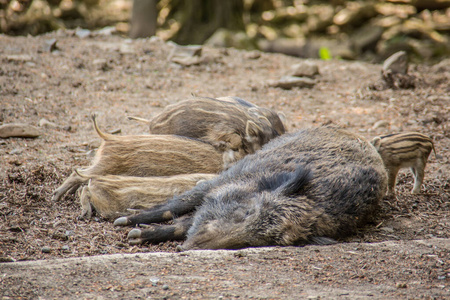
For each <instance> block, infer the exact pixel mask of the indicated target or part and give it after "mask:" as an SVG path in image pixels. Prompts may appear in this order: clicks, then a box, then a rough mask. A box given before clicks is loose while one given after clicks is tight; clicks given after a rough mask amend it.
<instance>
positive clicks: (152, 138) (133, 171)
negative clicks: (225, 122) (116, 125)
mask: <svg viewBox="0 0 450 300" xmlns="http://www.w3.org/2000/svg"><path fill="white" fill-rule="evenodd" d="M92 118H93V121H94V127H95V130H96V131H97V133H98V135H99V136H100V137H101V138H102V139H103V141H102V144H101V146H100V148H99V149H98V151H97V153H96V155H95V158H94V161H93V163H92V165H91V166H90V167H88V168H86V169H83V170H80V171H81V172H82V173H83V174H84V175H85V176H86V177H89V176H92V175H126V176H138V177H148V176H171V175H178V174H191V173H208V174H215V173H218V172H220V171H222V169H223V159H222V154H221V153H220V152H219V151H218V150H217V149H215V148H214V147H213V146H211V145H210V144H208V143H205V142H202V141H199V140H195V139H190V138H186V137H181V136H175V135H129V136H115V135H112V134H106V133H103V132H102V131H100V129H99V128H98V126H97V122H96V117H95V116H93V117H92ZM87 180H88V179H85V178H82V177H80V176H79V175H77V174H76V172H73V173H72V174H71V175H70V176H69V178H67V179H66V180H65V181H64V182H63V184H62V185H61V186H60V187H59V188H58V189H56V190H55V192H54V193H53V200H58V199H60V198H61V197H62V196H63V195H64V194H65V193H66V192H67V191H69V190H73V191H75V190H76V188H78V187H79V186H80V185H81V184H82V183H84V182H86V181H87Z"/></svg>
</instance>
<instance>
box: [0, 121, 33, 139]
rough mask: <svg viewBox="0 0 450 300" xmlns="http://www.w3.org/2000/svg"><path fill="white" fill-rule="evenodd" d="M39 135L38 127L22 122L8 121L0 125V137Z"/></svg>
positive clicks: (30, 136)
mask: <svg viewBox="0 0 450 300" xmlns="http://www.w3.org/2000/svg"><path fill="white" fill-rule="evenodd" d="M40 135H41V132H40V131H39V129H38V128H36V127H34V126H31V125H28V124H23V123H10V124H4V125H1V126H0V138H9V137H25V138H36V137H38V136H40Z"/></svg>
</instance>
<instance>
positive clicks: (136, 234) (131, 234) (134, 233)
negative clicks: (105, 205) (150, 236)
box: [127, 228, 142, 240]
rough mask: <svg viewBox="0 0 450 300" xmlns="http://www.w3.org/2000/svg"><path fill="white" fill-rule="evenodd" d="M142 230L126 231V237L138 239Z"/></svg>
mask: <svg viewBox="0 0 450 300" xmlns="http://www.w3.org/2000/svg"><path fill="white" fill-rule="evenodd" d="M141 234H142V231H141V230H140V229H137V228H135V229H133V230H131V231H130V232H128V236H127V238H128V239H129V240H130V239H138V238H140V237H141Z"/></svg>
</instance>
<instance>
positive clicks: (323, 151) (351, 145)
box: [114, 126, 387, 250]
mask: <svg viewBox="0 0 450 300" xmlns="http://www.w3.org/2000/svg"><path fill="white" fill-rule="evenodd" d="M386 186H387V175H386V170H385V168H384V165H383V161H382V160H381V157H380V155H379V154H378V153H377V151H376V150H375V148H374V147H373V146H372V145H371V144H370V143H369V142H367V141H366V140H365V139H364V138H362V137H360V136H358V135H355V134H352V133H349V132H347V131H345V130H343V129H340V128H337V127H329V126H327V127H320V128H314V129H304V130H300V131H298V132H295V133H288V134H285V135H282V136H280V137H278V138H276V139H273V140H272V141H270V142H269V143H267V144H266V145H265V146H264V147H263V149H262V150H260V151H258V152H256V153H255V154H252V155H247V156H246V157H244V158H243V159H242V160H240V161H238V162H237V163H236V164H235V165H233V166H232V167H231V168H229V169H228V170H226V171H224V172H222V173H221V174H219V176H218V177H216V178H214V179H212V180H209V181H205V182H202V183H199V184H198V185H197V186H195V187H194V188H193V189H191V190H190V191H188V192H186V193H183V194H182V195H180V196H175V197H174V198H172V199H171V200H169V201H168V203H167V204H164V205H161V206H157V207H154V208H153V209H150V210H146V211H144V212H142V213H140V214H137V215H134V216H129V217H121V218H118V219H116V220H115V222H114V224H115V225H116V226H126V225H136V224H151V223H160V222H164V221H167V220H171V219H172V218H174V217H175V216H183V215H185V214H189V213H191V212H193V211H194V210H195V214H194V215H193V218H186V219H184V220H180V221H178V220H176V222H175V224H174V225H167V226H160V225H154V226H152V225H150V229H146V230H141V229H133V230H131V231H130V232H129V234H128V239H129V242H130V243H132V244H136V243H142V242H160V241H162V240H164V239H166V240H167V239H180V238H181V237H182V236H183V235H182V234H181V232H182V231H183V230H184V231H185V233H184V234H185V236H186V240H185V242H184V243H183V245H182V249H184V250H189V249H238V248H244V247H258V246H271V245H281V246H288V245H304V244H308V243H317V244H327V243H331V242H333V241H334V240H333V239H338V238H342V237H345V236H347V235H350V234H354V233H355V232H356V230H357V228H359V227H361V226H363V225H365V224H366V223H367V222H369V221H371V220H372V218H373V217H374V215H375V213H376V212H377V209H378V206H379V201H380V199H382V197H383V195H384V194H385V191H386ZM175 232H176V233H177V234H176V235H175V234H174V233H175Z"/></svg>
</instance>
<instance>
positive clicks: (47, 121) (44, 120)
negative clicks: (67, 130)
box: [39, 118, 58, 128]
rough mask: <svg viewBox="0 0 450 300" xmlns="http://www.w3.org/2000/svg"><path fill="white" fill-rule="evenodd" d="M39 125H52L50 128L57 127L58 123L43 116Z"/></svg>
mask: <svg viewBox="0 0 450 300" xmlns="http://www.w3.org/2000/svg"><path fill="white" fill-rule="evenodd" d="M39 127H50V128H57V127H58V125H56V124H55V123H53V122H50V121H49V120H47V119H45V118H42V119H40V120H39Z"/></svg>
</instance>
